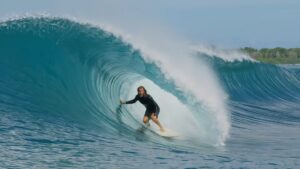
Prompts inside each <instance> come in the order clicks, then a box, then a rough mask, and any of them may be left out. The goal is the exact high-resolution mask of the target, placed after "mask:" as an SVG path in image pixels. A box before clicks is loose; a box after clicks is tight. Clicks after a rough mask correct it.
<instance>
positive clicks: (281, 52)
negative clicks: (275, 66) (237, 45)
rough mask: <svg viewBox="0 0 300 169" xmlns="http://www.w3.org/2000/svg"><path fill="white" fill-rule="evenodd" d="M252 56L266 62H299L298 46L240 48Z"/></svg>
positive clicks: (299, 52)
mask: <svg viewBox="0 0 300 169" xmlns="http://www.w3.org/2000/svg"><path fill="white" fill-rule="evenodd" d="M240 50H241V51H242V52H244V53H247V54H248V55H249V56H251V57H252V58H254V59H256V60H259V61H262V62H268V63H290V64H293V63H300V48H288V49H287V48H280V47H277V48H273V49H268V48H262V49H255V48H251V47H245V48H241V49H240Z"/></svg>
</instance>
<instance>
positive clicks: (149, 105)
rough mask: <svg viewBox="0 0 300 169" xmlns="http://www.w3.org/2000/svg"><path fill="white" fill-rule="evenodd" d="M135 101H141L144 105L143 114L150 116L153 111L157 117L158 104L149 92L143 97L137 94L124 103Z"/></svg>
mask: <svg viewBox="0 0 300 169" xmlns="http://www.w3.org/2000/svg"><path fill="white" fill-rule="evenodd" d="M136 101H140V103H142V104H143V105H144V106H145V107H146V112H145V115H144V116H147V117H148V118H151V115H152V114H153V113H154V114H155V115H156V117H158V114H159V111H160V109H159V106H158V104H157V103H156V102H155V101H154V100H153V98H152V97H151V96H150V95H149V94H147V95H145V96H143V97H140V96H139V95H138V94H137V95H136V96H135V98H134V99H132V100H130V101H127V102H125V104H132V103H135V102H136Z"/></svg>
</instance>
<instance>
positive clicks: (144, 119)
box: [143, 115, 150, 127]
mask: <svg viewBox="0 0 300 169" xmlns="http://www.w3.org/2000/svg"><path fill="white" fill-rule="evenodd" d="M143 122H144V124H145V125H146V126H148V127H150V123H149V118H148V116H146V115H145V116H144V118H143Z"/></svg>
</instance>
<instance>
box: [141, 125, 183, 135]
mask: <svg viewBox="0 0 300 169" xmlns="http://www.w3.org/2000/svg"><path fill="white" fill-rule="evenodd" d="M164 129H165V131H163V132H162V131H160V130H159V129H157V128H156V129H153V128H152V127H148V126H145V125H142V127H140V128H138V129H137V132H139V133H144V132H145V131H146V130H148V131H150V132H152V133H154V134H157V135H159V136H161V137H164V138H176V137H179V136H180V134H179V133H177V132H175V131H173V130H171V129H168V128H164Z"/></svg>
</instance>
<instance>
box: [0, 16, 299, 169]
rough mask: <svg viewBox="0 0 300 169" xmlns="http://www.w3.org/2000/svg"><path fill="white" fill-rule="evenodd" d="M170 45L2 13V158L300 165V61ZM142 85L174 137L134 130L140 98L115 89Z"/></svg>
mask: <svg viewBox="0 0 300 169" xmlns="http://www.w3.org/2000/svg"><path fill="white" fill-rule="evenodd" d="M179 48H180V47H179ZM177 49H178V48H177ZM177 49H174V50H177ZM170 51H171V50H170ZM170 53H171V55H168V53H159V52H153V50H149V49H147V48H145V47H144V46H143V45H141V44H139V43H138V42H136V41H130V40H127V39H126V38H124V37H123V36H122V35H120V34H117V33H114V32H113V31H110V30H107V29H103V28H101V26H97V25H95V24H92V23H81V22H78V21H74V20H70V19H65V18H55V17H27V18H26V17H25V18H19V19H10V20H4V21H1V22H0V168H122V169H123V168H150V169H151V168H299V166H300V104H299V103H300V66H299V65H270V64H264V63H260V62H257V61H254V60H253V59H250V58H247V57H245V56H244V55H243V54H240V55H239V54H238V53H235V54H234V55H235V59H228V58H226V57H224V56H225V55H226V56H230V55H231V54H230V53H226V54H224V53H222V52H208V51H207V50H203V49H201V50H198V51H195V52H187V53H188V54H187V53H186V52H182V53H180V52H179V53H178V52H174V51H173V53H175V54H174V55H172V52H170ZM139 85H143V86H145V87H146V89H147V90H148V93H150V94H151V95H152V96H153V98H154V99H155V100H156V101H157V102H158V104H159V105H160V107H161V112H160V116H159V119H160V121H161V123H162V124H163V125H164V126H166V127H167V128H169V129H171V130H174V131H176V132H178V133H179V134H180V136H179V137H176V138H172V139H166V138H163V137H160V136H158V135H156V134H154V133H153V132H151V131H148V130H146V131H145V132H139V131H138V129H139V128H140V127H141V126H142V117H143V114H144V111H145V110H144V108H143V106H142V105H141V104H140V103H137V104H133V105H122V106H120V105H119V100H120V99H123V100H129V99H132V98H133V97H134V96H135V95H136V88H137V86H139ZM151 128H153V130H154V129H156V126H155V125H154V124H153V123H151Z"/></svg>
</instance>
